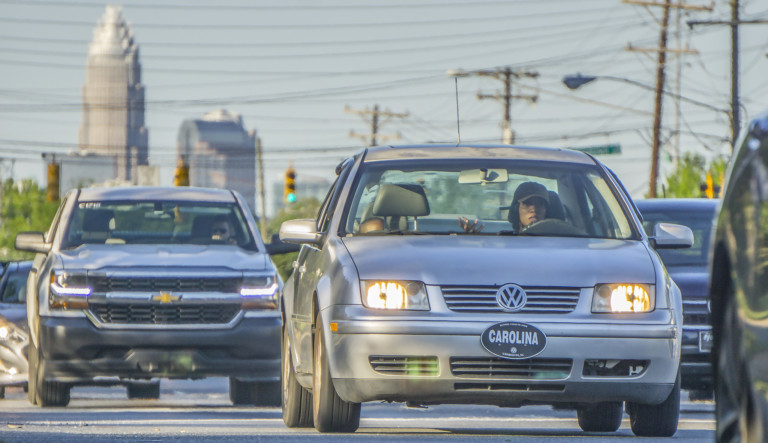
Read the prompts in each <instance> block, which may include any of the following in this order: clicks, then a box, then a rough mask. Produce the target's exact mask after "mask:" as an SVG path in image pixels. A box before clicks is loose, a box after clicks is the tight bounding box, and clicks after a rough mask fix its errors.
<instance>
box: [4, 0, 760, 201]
mask: <svg viewBox="0 0 768 443" xmlns="http://www.w3.org/2000/svg"><path fill="white" fill-rule="evenodd" d="M106 4H107V3H104V2H99V1H95V0H71V1H68V0H0V64H1V65H2V69H0V178H3V179H4V178H7V177H9V176H12V177H13V178H15V179H23V178H34V179H36V180H38V181H39V182H41V183H42V184H44V178H43V177H44V175H43V171H44V162H43V160H42V158H41V154H43V153H58V154H62V153H66V152H69V151H73V150H76V149H77V144H78V138H77V137H78V136H77V134H78V128H79V126H80V124H81V108H80V106H81V91H82V87H83V82H84V79H85V62H86V59H87V53H88V44H89V43H90V41H91V40H92V38H93V31H94V28H95V27H96V24H97V22H98V21H99V20H100V19H101V17H102V16H103V15H104V11H105V5H106ZM110 4H119V3H110ZM685 4H687V5H696V6H711V5H712V4H711V3H709V0H688V1H687V2H686V3H685ZM122 7H123V11H122V13H123V16H124V18H125V19H126V20H127V22H128V23H129V26H130V27H131V29H132V30H133V33H134V40H135V42H136V43H137V44H138V46H139V53H140V62H141V65H142V83H143V85H144V87H145V99H146V110H145V125H146V127H147V129H148V130H149V155H150V164H152V165H155V166H159V167H160V171H161V184H163V185H170V184H171V183H172V177H173V169H174V166H175V164H176V138H177V134H178V130H179V127H180V126H181V123H182V122H183V121H184V120H186V119H194V118H200V117H201V116H202V115H203V114H205V113H206V112H210V111H213V110H217V109H227V110H229V111H232V112H236V113H239V114H240V115H241V116H242V118H243V122H244V126H245V127H246V129H248V130H251V129H253V130H256V132H257V134H258V136H259V137H260V139H261V142H262V146H263V150H264V166H265V169H266V172H265V178H266V183H267V189H268V190H269V189H272V183H274V182H277V181H281V180H282V176H283V173H284V171H285V169H286V168H287V167H288V166H289V164H292V165H293V166H294V168H295V169H296V173H297V182H300V181H301V180H302V178H304V179H310V178H323V179H328V180H330V179H332V178H333V170H334V167H335V166H336V164H338V162H339V161H341V160H343V159H344V158H345V157H347V156H349V155H351V154H353V153H355V152H357V151H359V150H360V149H361V148H362V147H363V146H365V144H366V143H367V141H366V140H364V139H362V138H359V137H354V136H351V135H350V134H351V132H354V133H358V134H365V133H367V132H369V131H370V117H367V116H361V115H359V114H356V113H353V112H349V110H364V109H372V108H373V107H374V106H378V107H379V108H380V109H381V110H387V111H390V112H392V113H396V114H405V113H407V116H405V117H392V118H391V119H388V120H386V119H385V121H384V122H383V124H381V126H380V130H379V131H380V132H379V141H380V143H391V144H411V143H428V142H451V143H452V142H456V141H457V138H458V135H459V133H460V137H461V141H462V142H465V143H500V142H501V132H502V131H501V126H500V124H501V120H502V117H503V113H504V107H503V106H502V104H501V102H499V101H497V100H494V99H493V98H486V99H478V94H483V95H486V96H493V95H494V94H497V93H501V92H502V91H503V89H502V88H503V83H502V82H501V81H499V80H497V79H494V78H490V77H486V76H480V75H476V74H477V73H478V72H480V71H495V70H498V69H504V68H506V67H510V68H511V69H513V70H514V71H515V72H520V73H522V72H526V73H534V74H536V76H535V77H529V76H521V77H520V78H516V79H515V80H514V81H513V83H512V92H513V94H514V95H516V96H521V98H516V99H514V100H513V102H512V106H511V120H512V129H513V130H514V132H515V143H516V144H520V145H531V146H550V147H584V146H601V145H606V144H619V145H620V146H621V154H611V155H604V156H601V157H600V159H601V161H603V162H604V163H605V164H606V165H608V166H609V167H610V168H611V169H613V170H614V171H615V172H616V174H617V175H618V176H619V178H620V179H621V180H622V181H623V182H624V184H625V187H626V188H627V189H628V190H629V192H630V193H631V194H632V196H633V197H635V198H639V197H643V196H644V195H645V194H646V193H647V192H648V184H649V174H650V164H651V139H652V124H653V110H654V94H653V92H652V90H651V89H652V88H650V87H651V86H652V85H654V84H655V82H656V57H657V56H656V53H652V52H647V51H642V50H638V49H644V48H654V47H657V46H658V42H659V34H660V24H659V22H660V19H661V12H662V8H659V7H652V6H648V7H645V6H640V5H636V4H629V3H624V2H622V1H621V0H579V1H574V0H477V1H471V2H467V1H466V0H410V1H406V0H390V1H386V0H366V1H353V0H333V1H310V0H287V1H280V0H222V1H217V2H210V1H207V0H153V1H152V2H150V1H126V2H124V3H122ZM740 7H741V12H740V15H741V18H742V19H743V20H766V19H768V0H740ZM729 18H730V7H729V2H728V1H725V0H718V1H715V4H714V8H713V10H711V11H697V10H692V9H686V10H681V12H680V13H678V12H677V10H673V12H672V15H671V20H670V23H671V26H672V27H671V29H670V34H669V42H668V45H669V46H670V47H671V48H676V49H684V50H679V51H672V52H670V53H669V55H668V63H667V69H666V73H667V75H666V79H667V83H666V85H667V86H666V89H667V90H669V91H672V92H675V93H677V94H680V95H682V96H684V97H687V98H689V99H691V100H693V101H698V102H701V103H704V104H705V105H706V106H702V105H697V104H693V103H690V102H685V101H684V102H681V103H679V106H678V104H677V103H676V102H675V100H673V99H672V98H671V97H666V98H665V100H664V104H663V112H662V116H663V121H662V139H663V142H664V143H663V152H662V155H661V162H660V167H661V174H660V181H659V183H663V177H664V175H665V174H667V173H669V172H670V171H671V170H672V168H673V167H674V162H675V159H676V158H679V156H680V155H683V154H684V153H686V152H693V153H699V154H701V155H704V156H705V157H706V158H715V157H717V156H727V155H728V154H729V153H730V147H729V145H728V139H729V137H730V121H729V118H728V116H727V112H726V111H727V110H728V109H729V107H730V102H731V96H730V94H731V87H730V81H731V75H730V30H729V28H728V27H727V26H723V25H703V24H702V25H695V26H692V27H691V26H688V22H690V21H692V20H696V21H717V20H728V19H729ZM630 47H631V48H634V50H629V49H628V48H630ZM766 53H768V24H745V25H742V26H741V27H740V61H741V69H740V73H739V80H740V81H739V84H740V91H741V97H740V99H741V104H742V108H741V109H742V111H741V118H742V120H743V121H747V120H748V119H749V118H750V117H754V116H755V115H757V114H758V113H760V112H762V111H763V110H765V109H768V81H766V75H765V72H766V69H767V68H768V58H766ZM456 69H462V70H464V71H467V72H470V73H473V72H474V73H475V74H474V75H469V76H466V77H460V78H458V79H455V78H454V77H451V76H449V75H448V74H447V73H448V71H450V70H456ZM576 73H581V74H583V75H599V76H603V78H599V79H598V80H596V81H594V82H592V83H589V84H587V85H584V86H582V87H581V88H579V89H577V90H570V89H567V88H566V87H565V86H564V85H563V83H562V79H563V77H564V76H566V75H571V74H576ZM621 79H623V80H621ZM638 83H639V84H642V85H647V86H648V87H649V88H646V87H642V86H640V85H638ZM534 96H535V97H536V99H535V100H532V99H530V97H534ZM457 106H458V110H457ZM713 108H714V109H713ZM716 109H721V110H722V111H718V110H716ZM457 111H458V112H457ZM457 114H458V120H459V122H460V123H459V125H458V126H457ZM395 135H399V137H400V138H399V139H392V138H390V137H392V136H395ZM267 206H268V207H271V204H269V201H268V205H267ZM268 214H269V212H268Z"/></svg>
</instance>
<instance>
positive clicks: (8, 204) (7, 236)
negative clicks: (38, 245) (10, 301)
mask: <svg viewBox="0 0 768 443" xmlns="http://www.w3.org/2000/svg"><path fill="white" fill-rule="evenodd" d="M0 193H1V194H0V260H3V261H7V260H25V259H31V258H32V256H33V255H34V254H32V253H29V252H21V251H17V250H16V248H14V242H15V240H16V234H18V233H19V232H22V231H45V230H47V229H48V227H49V226H50V224H51V221H52V220H53V217H54V215H56V210H57V209H58V207H59V202H58V201H54V202H49V201H46V191H45V189H41V188H40V187H39V186H38V184H37V182H36V181H34V180H32V179H26V180H22V181H19V182H14V181H13V180H11V179H8V180H6V181H5V182H3V184H2V190H0Z"/></svg>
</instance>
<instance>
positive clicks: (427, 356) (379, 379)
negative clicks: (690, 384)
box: [323, 309, 680, 406]
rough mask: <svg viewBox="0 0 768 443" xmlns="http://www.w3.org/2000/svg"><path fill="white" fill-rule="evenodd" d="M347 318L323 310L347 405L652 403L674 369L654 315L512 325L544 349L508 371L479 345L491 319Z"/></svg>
mask: <svg viewBox="0 0 768 443" xmlns="http://www.w3.org/2000/svg"><path fill="white" fill-rule="evenodd" d="M347 314H348V312H345V310H344V309H331V310H329V311H327V312H325V313H324V318H327V321H324V323H323V327H324V328H326V329H325V332H326V333H325V337H327V339H326V347H327V348H328V359H329V362H330V366H331V374H332V377H333V383H334V386H335V387H336V390H337V391H338V393H339V395H340V396H341V397H342V398H343V399H345V400H347V401H354V402H364V401H372V400H388V401H399V402H402V401H406V402H415V403H419V404H438V403H479V404H498V405H503V406H520V405H525V404H535V403H548V404H558V403H563V404H573V403H594V402H603V401H631V402H637V403H643V404H659V403H661V402H662V401H664V400H665V399H666V398H667V396H668V395H669V393H670V392H671V390H672V388H673V385H674V383H675V380H676V377H677V374H678V371H679V364H680V336H679V335H680V331H679V328H678V327H677V326H676V325H675V323H674V321H672V316H671V314H670V313H669V312H666V311H664V312H656V313H655V314H654V316H655V317H656V318H657V319H660V320H661V321H656V322H648V323H642V322H632V323H629V322H628V323H624V324H621V325H617V324H615V323H613V324H609V323H598V322H592V323H589V322H563V321H550V322H546V321H538V322H533V321H520V322H521V323H527V324H530V325H533V326H535V327H537V328H539V329H540V330H541V331H542V332H544V334H545V335H546V337H547V343H546V347H545V348H544V350H543V351H542V352H541V353H540V354H538V355H536V356H535V357H534V358H531V359H521V360H511V362H512V363H511V364H512V366H511V367H510V366H509V364H510V363H509V362H510V360H507V359H501V358H499V357H496V356H494V355H492V354H490V353H489V352H488V351H486V350H485V349H484V348H483V346H482V344H481V341H480V336H481V334H482V332H483V331H484V330H485V329H486V328H488V327H489V326H491V325H493V324H495V323H498V322H499V321H457V320H456V319H446V318H443V319H435V320H425V319H424V318H421V319H418V320H407V319H396V318H394V317H384V318H378V319H370V318H368V319H362V320H361V319H355V318H354V316H349V315H347ZM498 318H504V320H506V321H510V319H509V317H496V318H494V320H496V319H498ZM664 318H666V321H664ZM504 320H502V321H504ZM526 320H530V317H527V318H526ZM550 320H551V319H550ZM331 323H333V324H334V325H333V329H335V331H333V330H332V328H331V327H330V324H331ZM555 360H556V361H558V362H560V363H562V361H563V360H564V361H566V362H568V363H566V367H565V369H563V368H562V366H561V367H560V369H559V370H558V371H554V372H553V371H551V369H550V368H549V367H548V365H549V362H551V361H555ZM586 360H592V361H594V360H597V361H605V362H611V361H616V360H619V361H624V362H628V361H643V362H646V363H645V365H644V370H643V371H641V372H639V373H634V374H632V373H629V374H622V375H616V374H600V375H594V374H593V375H590V374H588V372H589V371H585V361H586ZM457 361H469V362H470V363H469V370H467V368H468V366H467V365H464V366H463V367H462V370H457V369H456V368H457V366H456V365H457V363H456V362H457ZM373 362H383V363H384V364H383V365H375V364H373ZM424 362H427V366H429V368H430V369H429V370H426V371H425V370H424V369H423V367H424ZM609 364H610V363H609ZM473 365H479V366H480V367H481V369H477V370H474V369H473ZM539 365H542V366H539ZM374 366H376V368H375V367H374Z"/></svg>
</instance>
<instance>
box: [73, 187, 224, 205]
mask: <svg viewBox="0 0 768 443" xmlns="http://www.w3.org/2000/svg"><path fill="white" fill-rule="evenodd" d="M78 200H80V201H107V200H115V201H117V200H122V201H125V200H137V201H146V200H150V201H206V202H213V203H234V201H235V197H234V195H233V194H232V192H231V191H229V190H227V189H216V188H197V187H190V186H124V187H113V188H84V189H81V190H80V197H79V198H78Z"/></svg>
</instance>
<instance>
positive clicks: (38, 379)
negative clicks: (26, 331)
mask: <svg viewBox="0 0 768 443" xmlns="http://www.w3.org/2000/svg"><path fill="white" fill-rule="evenodd" d="M29 356H30V357H31V358H30V359H29V360H30V363H29V373H28V375H29V381H28V383H29V388H28V396H29V400H30V403H32V404H33V405H34V404H36V405H38V406H42V407H48V406H66V405H68V404H69V390H70V386H69V385H68V384H66V383H61V382H56V381H46V380H45V379H44V378H43V370H42V364H41V363H42V362H43V357H42V355H40V350H39V349H37V348H36V347H34V345H31V344H30V347H29Z"/></svg>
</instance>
